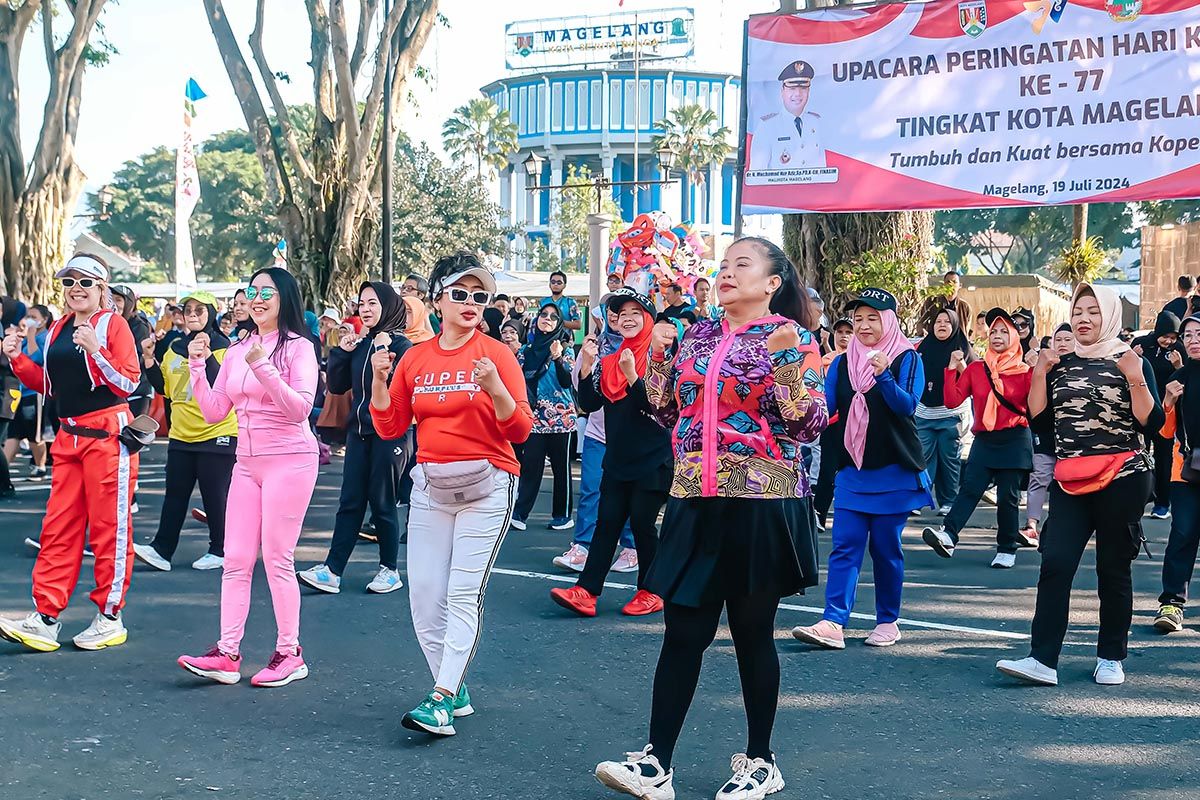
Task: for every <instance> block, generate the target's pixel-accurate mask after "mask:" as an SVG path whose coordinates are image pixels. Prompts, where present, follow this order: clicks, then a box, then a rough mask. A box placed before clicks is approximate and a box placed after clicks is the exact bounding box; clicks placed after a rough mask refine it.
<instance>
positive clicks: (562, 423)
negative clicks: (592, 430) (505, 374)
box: [517, 345, 577, 433]
mask: <svg viewBox="0 0 1200 800" xmlns="http://www.w3.org/2000/svg"><path fill="white" fill-rule="evenodd" d="M517 361H518V362H519V363H520V364H521V365H522V366H524V365H525V348H524V347H522V348H521V349H520V350H519V351H517ZM574 366H575V351H574V350H572V349H571V348H570V347H569V346H567V345H563V354H562V359H561V360H560V361H559V362H558V363H557V364H555V363H553V362H552V363H551V364H550V369H547V370H546V371H545V372H543V373H542V376H541V377H540V378H538V382H537V400H536V401H533V398H530V400H531V402H530V406H531V407H532V408H533V432H534V433H570V432H571V431H573V430H575V419H576V417H577V412H576V410H575V388H574V386H573V385H572V383H571V370H572V368H573V367H574ZM564 378H565V380H564Z"/></svg>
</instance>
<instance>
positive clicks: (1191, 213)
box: [1138, 200, 1200, 225]
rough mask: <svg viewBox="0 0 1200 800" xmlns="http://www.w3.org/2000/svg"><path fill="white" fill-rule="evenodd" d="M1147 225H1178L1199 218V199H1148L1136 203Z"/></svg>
mask: <svg viewBox="0 0 1200 800" xmlns="http://www.w3.org/2000/svg"><path fill="white" fill-rule="evenodd" d="M1138 210H1139V211H1141V213H1142V215H1143V216H1144V217H1145V218H1146V223H1147V224H1148V225H1179V224H1181V223H1185V222H1196V221H1198V220H1200V200H1148V201H1146V202H1144V203H1138Z"/></svg>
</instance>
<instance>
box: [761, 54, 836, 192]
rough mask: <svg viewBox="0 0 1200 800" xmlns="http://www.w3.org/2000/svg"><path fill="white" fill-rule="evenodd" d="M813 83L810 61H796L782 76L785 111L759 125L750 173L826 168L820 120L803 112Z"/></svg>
mask: <svg viewBox="0 0 1200 800" xmlns="http://www.w3.org/2000/svg"><path fill="white" fill-rule="evenodd" d="M812 79H813V68H812V65H811V64H809V63H808V62H807V61H793V62H791V63H789V64H788V65H787V66H786V67H784V68H783V71H782V72H780V73H779V81H780V89H779V96H780V99H782V101H783V110H782V111H778V112H776V113H774V114H768V115H767V116H765V117H763V118H762V119H761V121H760V122H759V125H758V129H757V130H756V131H755V132H754V141H753V143H752V144H751V147H750V169H752V170H772V169H800V168H802V167H810V168H811V167H824V166H825V148H824V147H823V146H822V145H821V133H820V130H819V129H818V124H819V122H820V119H821V118H820V116H819V115H817V114H814V113H813V112H811V111H805V110H804V109H805V107H806V106H807V105H808V93H809V90H810V89H811V87H812Z"/></svg>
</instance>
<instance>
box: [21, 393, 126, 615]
mask: <svg viewBox="0 0 1200 800" xmlns="http://www.w3.org/2000/svg"><path fill="white" fill-rule="evenodd" d="M132 418H133V415H132V414H131V413H130V411H129V407H128V406H125V405H120V406H114V407H113V408H105V409H102V410H100V411H94V412H92V413H90V414H85V415H83V416H79V417H73V418H71V419H70V420H69V422H70V423H72V424H73V425H75V426H78V427H83V428H99V429H101V430H105V431H108V432H109V434H110V435H109V437H108V438H107V439H91V438H86V437H83V436H75V435H73V434H70V433H67V432H66V431H65V430H60V431H59V432H58V436H56V437H55V438H54V443H53V444H51V445H50V454H51V455H52V456H53V457H54V470H53V479H52V482H51V484H50V501H49V503H48V505H47V508H46V518H45V519H44V520H43V521H42V549H41V552H40V553H38V557H37V563H35V564H34V567H33V600H34V603H36V605H37V610H38V612H40V613H42V614H46V615H48V616H52V617H57V616H58V615H59V614H61V613H62V610H63V609H64V608H66V607H67V601H68V600H70V598H71V592H73V591H74V590H75V584H76V583H77V582H78V581H79V567H80V565H81V564H82V562H83V547H84V543H85V542H87V541H90V542H91V546H92V552H93V553H95V554H96V566H95V574H96V588H95V589H93V590H92V593H91V595H90V596H91V598H92V602H93V603H95V604H96V605H97V606H98V607H99V609H100V611H101V612H103V613H105V614H116V613H117V612H118V611H120V610H121V607H122V606H123V605H124V604H125V592H126V591H127V590H128V589H129V578H130V576H131V575H132V574H133V515H132V513H131V512H130V504H131V503H132V502H133V486H134V483H135V482H136V481H137V470H138V457H137V456H136V455H130V454H129V452H128V451H127V450H126V449H125V445H123V444H121V442H120V440H118V439H117V433H118V432H119V431H120V430H121V428H122V427H124V426H125V425H126V424H128V423H129V421H130V420H131V419H132Z"/></svg>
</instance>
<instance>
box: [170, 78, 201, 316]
mask: <svg viewBox="0 0 1200 800" xmlns="http://www.w3.org/2000/svg"><path fill="white" fill-rule="evenodd" d="M205 97H206V95H205V94H204V92H203V91H202V90H201V89H200V86H199V85H198V84H197V83H196V81H195V80H193V79H191V78H188V82H187V86H186V87H185V88H184V90H183V141H181V142H180V144H179V152H178V153H177V154H176V156H175V290H176V292H178V294H179V296H180V297H182V296H183V294H184V293H185V292H189V291H192V290H194V289H195V288H196V263H195V261H194V260H193V258H192V234H191V231H190V230H189V229H188V220H190V219H191V218H192V211H194V210H195V208H196V203H198V202H200V174H199V172H197V171H196V148H195V146H194V143H193V141H192V120H193V119H194V118H195V116H196V102H197V101H199V100H203V99H204V98H205Z"/></svg>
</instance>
